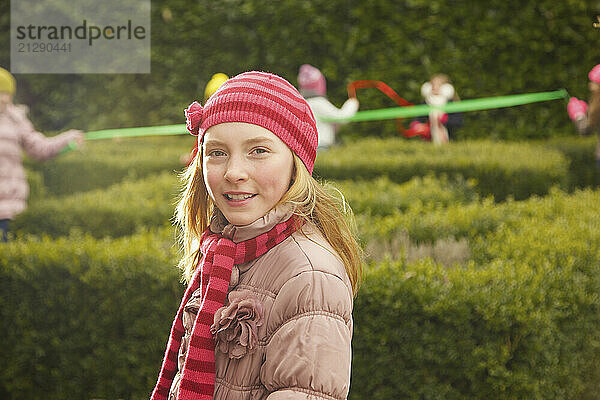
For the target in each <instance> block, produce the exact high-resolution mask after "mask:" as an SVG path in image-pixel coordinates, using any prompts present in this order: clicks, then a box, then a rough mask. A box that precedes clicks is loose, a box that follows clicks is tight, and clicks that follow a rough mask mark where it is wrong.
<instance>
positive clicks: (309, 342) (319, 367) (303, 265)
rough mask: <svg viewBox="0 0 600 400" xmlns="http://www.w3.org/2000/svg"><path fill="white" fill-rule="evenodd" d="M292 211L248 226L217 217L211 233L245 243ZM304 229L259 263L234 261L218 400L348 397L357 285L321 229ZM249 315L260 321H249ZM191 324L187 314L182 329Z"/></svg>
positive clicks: (222, 314) (224, 313)
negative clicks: (229, 223)
mask: <svg viewBox="0 0 600 400" xmlns="http://www.w3.org/2000/svg"><path fill="white" fill-rule="evenodd" d="M290 214H291V213H290V212H289V210H288V209H282V208H275V209H274V210H272V211H271V212H269V213H267V215H265V216H264V217H263V218H261V219H259V220H257V221H255V222H254V223H252V224H250V225H246V226H242V227H236V226H232V225H227V226H224V225H222V224H220V223H219V222H216V221H215V220H213V223H212V224H211V230H212V231H213V232H222V233H223V234H225V235H226V236H228V237H230V238H232V240H233V241H234V242H239V241H243V240H247V239H250V238H252V237H254V236H257V235H259V234H261V233H263V232H266V231H268V230H269V229H271V228H272V227H273V226H275V225H276V224H277V223H279V222H281V221H285V220H286V219H287V218H288V217H289V215H290ZM302 231H303V232H295V233H293V234H292V235H291V236H290V237H288V238H287V239H285V240H284V241H283V242H281V243H280V244H278V245H277V246H275V247H274V248H272V249H271V250H269V251H268V252H267V253H266V254H264V255H263V256H261V257H259V258H257V259H256V260H254V261H252V262H250V263H247V264H240V265H236V266H234V269H233V271H232V275H231V281H230V284H229V294H228V300H227V301H226V303H225V306H224V308H223V309H221V310H220V311H218V312H217V314H215V322H218V321H217V320H219V319H220V320H221V323H224V324H225V325H227V326H228V328H227V329H225V330H224V331H222V332H221V333H218V334H217V336H216V343H217V346H216V350H215V364H216V365H215V366H216V382H215V393H214V399H215V400H225V399H227V400H242V399H244V400H250V399H263V400H264V399H267V400H281V399H286V400H295V399H327V400H334V399H339V400H342V399H345V398H346V397H347V396H348V391H349V389H350V364H351V353H352V350H351V344H350V343H351V339H352V302H353V296H352V287H351V284H350V280H349V279H348V276H347V274H346V271H345V269H344V265H343V263H342V262H341V260H340V259H339V257H338V256H337V255H336V254H335V251H334V250H333V249H332V248H331V246H330V245H329V244H328V242H327V241H326V240H325V239H324V238H323V236H321V234H320V233H319V232H318V230H317V229H316V227H314V226H313V225H310V226H307V225H305V226H304V227H303V228H302ZM188 304H189V303H188ZM250 308H254V311H252V310H250ZM239 313H241V314H239ZM240 315H242V318H241V319H239V320H238V317H240ZM248 315H254V318H255V319H257V320H254V321H253V320H252V319H251V320H247V319H244V318H246V317H247V316H248ZM244 316H245V317H244ZM185 321H186V316H185V315H184V327H185V325H186V324H185ZM229 321H230V322H229ZM189 328H191V326H189ZM186 330H187V327H186ZM180 356H181V354H180ZM180 361H181V359H180ZM180 367H181V366H180ZM178 375H179V374H178ZM177 380H178V376H177V377H176V378H175V381H177ZM174 386H177V385H176V383H175V384H174ZM175 395H176V393H174V392H173V389H172V392H171V397H172V398H174V397H175Z"/></svg>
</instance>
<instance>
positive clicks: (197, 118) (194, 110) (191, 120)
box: [185, 101, 202, 136]
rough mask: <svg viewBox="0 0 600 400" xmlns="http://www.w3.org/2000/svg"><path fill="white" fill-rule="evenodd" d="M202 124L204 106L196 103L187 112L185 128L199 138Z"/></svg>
mask: <svg viewBox="0 0 600 400" xmlns="http://www.w3.org/2000/svg"><path fill="white" fill-rule="evenodd" d="M200 123H202V106H201V105H200V103H198V102H197V101H195V102H193V103H192V104H190V106H189V107H188V108H186V110H185V126H186V128H187V130H188V132H189V133H191V134H192V135H194V136H198V133H199V129H200Z"/></svg>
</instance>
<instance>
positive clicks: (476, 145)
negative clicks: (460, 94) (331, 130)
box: [315, 138, 568, 200]
mask: <svg viewBox="0 0 600 400" xmlns="http://www.w3.org/2000/svg"><path fill="white" fill-rule="evenodd" d="M567 169H568V161H567V159H566V158H565V157H564V156H563V155H562V154H561V153H559V152H558V151H554V150H551V149H548V148H544V147H542V146H539V145H532V144H529V143H498V142H490V141H472V142H457V143H452V144H450V145H448V146H439V147H436V146H432V145H431V144H430V143H422V142H416V141H406V140H398V139H395V138H393V139H365V140H361V141H358V142H355V143H352V144H349V145H345V146H340V147H338V148H335V149H332V150H330V151H327V152H325V153H321V154H319V157H318V158H317V164H316V166H315V171H316V173H317V174H318V175H319V176H322V177H324V178H327V179H374V178H376V177H378V176H382V175H385V176H388V177H389V178H390V179H391V180H392V181H394V182H405V181H407V180H409V179H410V178H411V177H413V176H423V175H427V174H432V173H433V174H435V175H442V174H445V175H448V176H455V175H460V176H462V177H463V178H465V179H475V180H476V181H477V188H478V190H479V192H480V194H481V195H483V196H487V195H493V196H494V197H495V198H496V200H505V199H507V198H509V197H513V198H515V199H518V200H519V199H525V198H528V197H530V196H532V195H535V194H537V195H544V194H546V193H548V191H549V189H550V187H552V186H554V185H559V186H561V187H566V185H567Z"/></svg>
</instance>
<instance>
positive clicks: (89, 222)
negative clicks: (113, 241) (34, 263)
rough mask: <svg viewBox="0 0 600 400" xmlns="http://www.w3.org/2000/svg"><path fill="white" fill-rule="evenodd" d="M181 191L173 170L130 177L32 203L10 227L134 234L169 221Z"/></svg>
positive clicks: (45, 231) (61, 232) (56, 233)
mask: <svg viewBox="0 0 600 400" xmlns="http://www.w3.org/2000/svg"><path fill="white" fill-rule="evenodd" d="M178 190H179V189H178V187H177V177H176V175H175V174H174V173H169V172H163V173H161V174H158V175H152V176H149V177H147V178H145V179H142V180H137V181H133V180H131V179H129V178H127V179H126V180H125V181H124V182H122V183H119V184H116V185H113V186H111V187H109V188H108V189H96V190H92V191H89V192H85V193H75V194H72V195H70V196H64V197H60V198H56V197H55V198H48V199H44V200H39V201H36V202H31V203H30V205H29V207H28V208H27V210H26V211H25V212H23V213H22V214H20V215H18V216H17V217H16V218H15V220H14V221H13V223H12V225H11V230H14V231H15V232H17V233H19V232H21V233H30V234H47V235H50V236H54V237H56V236H64V235H67V234H68V233H69V232H70V231H71V230H73V229H75V230H80V231H82V232H86V233H89V234H90V235H92V236H94V237H104V236H112V237H119V236H125V235H131V234H132V233H134V232H136V231H137V230H138V229H140V228H143V227H157V226H163V225H166V224H169V222H170V218H171V217H172V216H173V212H174V208H175V207H174V204H175V200H176V197H177V193H178Z"/></svg>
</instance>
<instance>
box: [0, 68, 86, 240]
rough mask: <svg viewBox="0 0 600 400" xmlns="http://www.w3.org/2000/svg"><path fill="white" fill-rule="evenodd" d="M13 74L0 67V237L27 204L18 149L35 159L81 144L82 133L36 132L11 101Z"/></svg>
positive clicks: (23, 112) (14, 85) (26, 192)
mask: <svg viewBox="0 0 600 400" xmlns="http://www.w3.org/2000/svg"><path fill="white" fill-rule="evenodd" d="M15 90H16V82H15V78H14V77H13V76H12V75H11V73H10V72H8V71H7V70H5V69H3V68H0V236H1V237H0V240H1V241H6V240H7V233H8V225H9V222H10V220H12V219H14V217H15V216H17V214H19V213H21V212H22V211H23V210H25V208H26V207H27V197H28V195H29V186H28V184H27V177H26V176H25V169H24V168H23V162H22V152H23V151H25V153H27V155H28V156H30V157H32V158H34V159H36V160H40V161H43V160H47V159H49V158H52V157H54V156H55V155H57V154H58V153H59V152H60V151H61V150H62V149H64V148H65V147H66V146H67V145H68V144H69V143H70V142H73V141H74V142H76V143H77V144H81V143H82V142H83V133H82V132H81V131H79V130H74V129H71V130H69V131H66V132H63V133H61V134H60V135H57V136H54V137H52V138H47V137H45V136H44V135H43V134H41V133H39V132H37V131H36V130H35V128H34V127H33V125H32V124H31V122H30V121H29V119H28V118H27V114H26V110H25V108H24V107H19V106H16V105H14V104H13V96H14V94H15Z"/></svg>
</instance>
